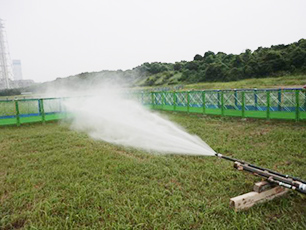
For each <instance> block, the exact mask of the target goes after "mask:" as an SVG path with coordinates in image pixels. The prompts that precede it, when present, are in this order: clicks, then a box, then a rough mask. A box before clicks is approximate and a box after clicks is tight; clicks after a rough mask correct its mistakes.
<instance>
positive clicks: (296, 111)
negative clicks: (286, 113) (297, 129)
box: [295, 89, 300, 121]
mask: <svg viewBox="0 0 306 230" xmlns="http://www.w3.org/2000/svg"><path fill="white" fill-rule="evenodd" d="M299 93H300V92H299V90H298V89H296V90H295V103H296V109H295V113H296V117H295V119H296V120H297V121H298V120H300V98H299Z"/></svg>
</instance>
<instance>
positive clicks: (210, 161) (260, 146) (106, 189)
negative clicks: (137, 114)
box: [0, 113, 306, 229]
mask: <svg viewBox="0 0 306 230" xmlns="http://www.w3.org/2000/svg"><path fill="white" fill-rule="evenodd" d="M163 114H164V115H165V114H167V115H168V116H169V118H170V119H171V120H173V121H175V122H177V123H179V124H181V125H182V126H183V127H185V128H186V129H187V130H188V131H189V132H191V133H194V134H197V135H199V136H200V137H201V138H203V139H204V140H205V141H206V142H207V143H208V144H209V145H210V146H211V147H212V148H214V149H215V150H216V151H218V152H221V153H223V154H225V155H229V156H233V157H236V158H239V159H243V160H246V161H249V162H252V163H254V164H258V165H260V166H262V167H267V168H270V169H274V170H277V171H280V172H283V173H288V174H293V175H294V176H297V177H301V178H304V179H305V178H306V171H305V166H306V145H305V143H306V123H305V122H293V121H289V122H288V121H274V120H273V121H267V120H241V119H235V118H220V117H209V116H202V115H197V114H192V115H188V114H184V113H163ZM259 180H260V178H256V177H254V176H252V175H249V174H247V173H242V172H238V171H235V170H234V169H233V165H232V164H231V162H227V161H224V160H220V159H217V158H215V157H197V156H179V155H152V154H147V153H145V152H143V151H141V150H135V149H131V148H129V149H126V148H123V147H120V146H114V145H111V144H108V143H105V142H102V141H94V140H92V139H90V138H88V137H87V135H86V134H83V133H76V132H74V131H71V130H69V128H68V125H65V124H61V125H60V124H58V123H47V124H45V125H42V124H28V125H24V126H21V127H2V128H0V229H12V228H25V229H82V228H87V229H102V228H106V229H110V228H115V229H129V228H135V229H154V228H155V229H262V228H263V229H306V215H305V214H306V196H305V195H302V194H298V193H297V192H293V191H291V192H289V193H288V194H286V195H285V196H283V197H281V198H278V199H275V200H273V201H271V202H268V203H265V204H260V205H257V206H255V207H253V208H251V209H249V210H247V211H243V212H238V213H236V212H234V211H233V210H232V209H231V208H230V207H229V199H230V198H231V197H234V196H237V195H240V194H243V193H246V192H249V191H251V190H252V186H253V183H254V182H256V181H259Z"/></svg>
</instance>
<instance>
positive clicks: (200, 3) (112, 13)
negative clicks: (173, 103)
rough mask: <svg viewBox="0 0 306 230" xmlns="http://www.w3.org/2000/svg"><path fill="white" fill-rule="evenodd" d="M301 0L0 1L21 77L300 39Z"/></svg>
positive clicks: (303, 29) (304, 28) (304, 20)
mask: <svg viewBox="0 0 306 230" xmlns="http://www.w3.org/2000/svg"><path fill="white" fill-rule="evenodd" d="M305 12H306V1H305V0H290V1H288V0H231V1H229V0H212V1H209V0H185V1H183V0H142V1H141V0H129V1H127V0H0V18H1V19H3V20H4V23H5V30H6V35H7V40H8V44H9V50H10V56H11V59H20V60H21V63H22V71H23V78H24V79H33V80H34V81H36V82H45V81H51V80H54V79H56V78H58V77H60V78H62V77H67V76H71V75H75V74H78V73H82V72H93V71H101V70H118V69H121V70H126V69H132V68H134V67H136V66H139V65H141V64H142V63H144V62H155V61H157V62H171V63H174V62H176V61H181V60H186V61H191V60H192V59H193V57H194V56H195V55H196V54H201V55H203V54H204V53H205V52H206V51H213V52H215V53H217V52H219V51H220V52H225V53H233V54H239V53H242V52H244V51H245V50H246V49H251V50H252V51H253V50H255V49H257V48H258V47H259V46H262V47H270V46H271V45H278V44H290V43H293V42H297V41H298V40H299V39H301V38H306V13H305Z"/></svg>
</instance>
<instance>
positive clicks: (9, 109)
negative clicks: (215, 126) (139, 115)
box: [0, 89, 306, 126]
mask: <svg viewBox="0 0 306 230" xmlns="http://www.w3.org/2000/svg"><path fill="white" fill-rule="evenodd" d="M130 97H134V99H136V100H138V101H139V102H140V103H142V104H143V105H145V106H146V107H149V108H151V109H159V110H166V111H181V112H188V113H201V114H211V115H221V116H233V117H242V118H248V117H250V118H267V119H291V120H306V91H305V90H302V89H269V90H267V89H265V90H256V89H254V90H205V91H180V92H169V91H160V92H138V93H133V94H130ZM65 100H67V98H41V99H20V100H0V126H1V125H18V126H19V125H21V124H24V123H31V122H42V123H44V122H46V121H51V120H58V119H62V118H64V117H66V111H65V109H64V101H65Z"/></svg>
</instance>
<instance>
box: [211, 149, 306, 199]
mask: <svg viewBox="0 0 306 230" xmlns="http://www.w3.org/2000/svg"><path fill="white" fill-rule="evenodd" d="M215 156H216V157H218V158H222V159H225V160H228V161H232V162H234V168H235V169H237V170H239V171H246V172H249V173H252V174H253V175H255V176H260V177H263V178H265V179H266V180H267V181H268V182H270V183H272V184H276V185H279V186H282V187H285V188H288V189H292V190H295V191H297V192H300V193H303V194H306V181H305V180H302V179H300V178H297V177H293V176H289V175H284V174H281V173H279V172H275V171H273V170H270V169H266V168H262V167H259V166H256V165H253V164H249V163H247V162H245V161H242V160H238V159H235V158H231V157H228V156H224V155H222V154H220V153H216V154H215Z"/></svg>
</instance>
